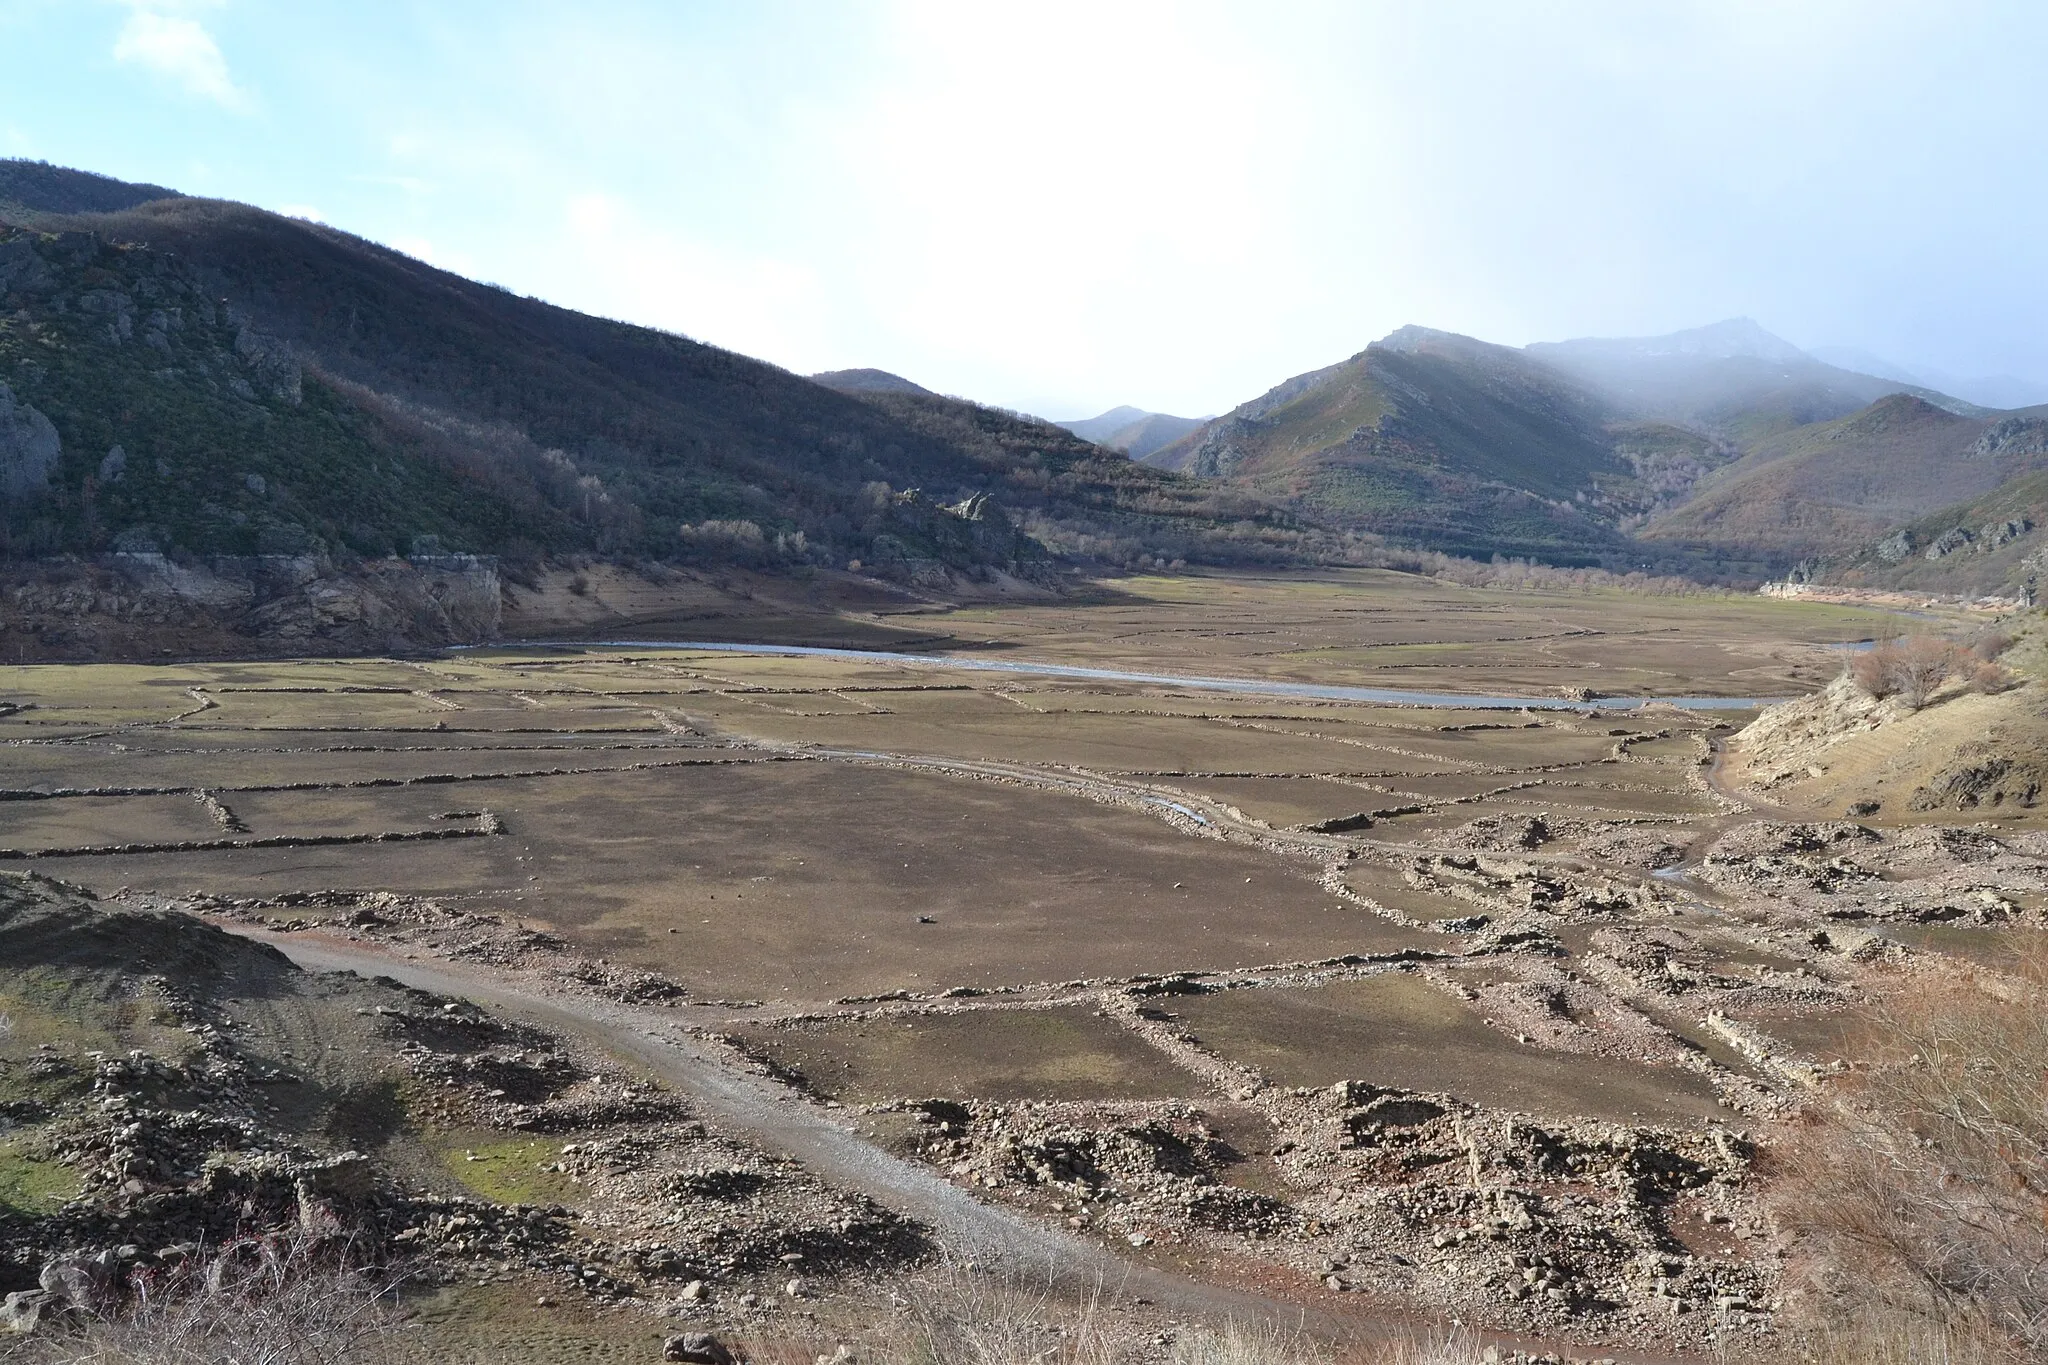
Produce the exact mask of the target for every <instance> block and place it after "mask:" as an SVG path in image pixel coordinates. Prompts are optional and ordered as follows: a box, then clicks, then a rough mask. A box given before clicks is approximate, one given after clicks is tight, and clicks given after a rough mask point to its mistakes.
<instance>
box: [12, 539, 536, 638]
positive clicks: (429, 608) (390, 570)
mask: <svg viewBox="0 0 2048 1365" xmlns="http://www.w3.org/2000/svg"><path fill="white" fill-rule="evenodd" d="M17 573H18V576H17V577H16V579H15V581H14V582H12V583H0V627H4V628H5V629H7V630H8V631H9V632H10V633H12V634H14V635H15V636H16V637H17V638H18V639H19V640H21V641H22V642H24V643H27V642H31V641H32V642H34V646H35V647H36V648H37V650H38V652H39V653H40V654H41V656H42V657H59V658H62V657H73V656H90V657H103V656H109V655H118V654H121V653H132V652H136V651H138V650H141V651H147V650H148V648H149V646H150V645H151V644H153V643H155V642H156V641H158V640H159V639H160V638H161V639H162V640H163V641H165V642H175V643H173V644H172V647H173V648H178V649H188V648H192V647H193V642H200V643H201V645H202V647H204V646H205V645H207V644H211V643H212V641H210V640H207V639H206V638H205V637H207V636H209V635H216V634H217V635H219V636H221V637H223V638H229V637H232V638H234V639H238V640H239V641H241V643H242V649H243V650H246V648H247V644H248V640H249V637H256V638H258V639H260V640H261V641H262V642H263V643H264V645H265V646H267V647H268V648H270V649H273V650H275V649H283V648H293V647H300V648H303V647H305V646H307V645H310V644H319V645H321V646H323V647H327V648H339V649H379V648H387V647H393V646H403V645H435V644H475V643H479V642H481V641H485V640H489V639H493V638H495V637H496V635H497V633H498V628H499V623H500V620H501V617H502V612H503V602H502V597H503V594H502V589H501V584H500V582H499V577H498V569H497V563H496V561H495V560H492V559H488V558H483V557H479V556H475V555H415V556H413V557H411V558H409V559H389V560H371V561H365V562H362V563H358V564H354V565H343V564H337V563H335V562H333V561H330V560H326V559H320V558H315V557H313V556H310V555H296V556H293V555H252V556H241V557H222V558H217V559H213V560H210V561H207V562H205V563H201V564H181V563H178V562H177V561H174V560H171V559H169V558H167V557H165V556H164V555H161V554H158V553H155V552H153V551H147V550H138V551H132V552H125V553H116V554H112V555H106V556H103V557H101V558H100V559H99V560H97V561H94V562H91V563H84V562H77V561H67V562H64V563H60V564H56V565H49V564H44V565H35V566H28V567H26V568H24V569H21V570H18V571H17ZM238 652H240V651H238Z"/></svg>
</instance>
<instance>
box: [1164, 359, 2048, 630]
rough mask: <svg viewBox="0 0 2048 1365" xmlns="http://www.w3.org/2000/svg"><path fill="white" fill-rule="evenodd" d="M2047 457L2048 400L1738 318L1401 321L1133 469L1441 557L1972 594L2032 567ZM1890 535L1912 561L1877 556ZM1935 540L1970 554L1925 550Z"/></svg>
mask: <svg viewBox="0 0 2048 1365" xmlns="http://www.w3.org/2000/svg"><path fill="white" fill-rule="evenodd" d="M2044 450H2048V409H2026V410H2021V411H2018V412H2014V413H2009V414H2007V413H1998V412H1995V411H1993V410H1989V409H1986V408H1982V407H1979V406H1978V405H1976V404H1973V403H1969V402H1966V401H1964V400H1962V399H1958V398H1955V397H1953V396H1951V395H1948V394H1944V393H1941V392H1939V391H1937V390H1933V389H1928V388H1926V387H1924V386H1921V385H1917V384H1912V383H1902V382H1900V381H1898V380H1896V379H1889V378H1884V377H1881V376H1875V375H1869V374H1861V373H1857V372H1855V371H1852V370H1845V369H1842V368H1840V367H1838V366H1834V365H1829V364H1827V363H1825V362H1824V361H1821V360H1819V359H1816V358H1815V357H1813V356H1811V355H1808V354H1807V353H1806V352H1804V351H1801V350H1799V349H1798V348H1797V347H1795V346H1793V345H1791V344H1790V343H1789V342H1786V341H1784V340H1783V339H1782V338H1779V337H1776V336H1773V335H1771V334H1770V333H1769V332H1767V331H1765V330H1764V329H1763V328H1762V327H1760V326H1758V325H1757V324H1756V323H1755V322H1753V321H1751V320H1749V319H1747V318H1737V319H1731V320H1729V321H1726V322H1721V323H1716V324H1713V325H1711V326H1707V327H1701V328H1695V329H1691V330H1689V331H1683V332H1677V333H1673V334H1671V335H1668V336H1662V337H1639V338H1588V339H1581V340H1574V341H1566V342H1555V343H1542V344H1537V345H1532V346H1529V347H1527V348H1525V349H1515V348H1510V347H1504V346H1494V345H1490V344H1488V343H1486V342H1482V341H1476V340H1474V339H1472V338H1470V337H1462V336H1457V335H1454V334H1450V333H1445V332H1436V331H1431V330H1430V329H1427V328H1422V327H1404V328H1402V329H1400V330H1398V331H1396V332H1394V333H1392V334H1391V335H1389V336H1387V337H1385V338H1383V339H1382V340H1380V341H1378V342H1375V343H1373V344H1372V345H1371V346H1368V347H1367V348H1366V349H1365V350H1364V351H1361V352H1360V353H1359V354H1357V355H1355V356H1353V357H1351V358H1350V359H1348V360H1345V361H1343V362H1340V363H1339V364H1336V365H1333V366H1329V367H1327V368H1325V369H1322V370H1316V371H1312V372H1310V373H1308V374H1303V375H1298V376H1296V377H1295V378H1293V379H1290V380H1287V381H1286V382H1284V383H1282V384H1279V385H1276V386H1275V387H1274V388H1273V389H1271V390H1269V391H1268V392H1267V393H1265V394H1263V395H1261V396H1260V397H1258V398H1256V399H1253V400H1252V401H1251V402H1248V403H1245V404H1242V405H1240V406H1239V407H1237V408H1236V409H1233V410H1232V411H1231V412H1229V413H1226V414H1224V415H1223V416H1222V417H1219V418H1216V419H1215V420H1213V421H1211V422H1208V423H1206V424H1204V425H1203V426H1202V427H1200V428H1199V429H1197V430H1196V431H1194V432H1192V433H1190V434H1189V435H1187V436H1186V437H1183V438H1182V439H1180V440H1178V441H1176V442H1174V443H1172V444H1170V445H1168V446H1165V447H1163V448H1162V449H1160V450H1158V451H1155V452H1154V453H1153V454H1151V455H1150V456H1148V457H1146V459H1147V462H1148V463H1152V464H1156V465H1158V466H1160V467H1161V468H1166V469H1174V470H1178V471H1182V472H1186V473H1190V474H1194V475H1196V476H1198V477H1206V478H1215V479H1221V480H1224V481H1226V482H1229V483H1232V484H1235V485H1237V486H1240V487H1243V488H1245V489H1247V490H1248V491H1254V492H1258V493H1260V494H1262V495H1264V496H1267V497H1270V498H1272V499H1274V500H1276V501H1279V502H1281V503H1283V504H1286V505H1289V506H1294V507H1298V508H1301V509H1303V510H1305V511H1313V512H1316V513H1320V514H1323V515H1327V516H1331V517H1333V518H1336V519H1338V520H1340V521H1342V522H1343V523H1344V524H1346V525H1350V526H1354V527H1358V528H1362V529H1367V530H1371V531H1374V532H1376V533H1379V534H1381V535H1385V536H1388V537H1390V538H1392V539H1396V540H1403V541H1412V542H1415V543H1421V544H1428V545H1431V546H1433V547H1435V548H1438V549H1443V550H1447V551H1450V552H1453V553H1462V554H1469V555H1475V556H1480V557H1484V556H1486V555H1488V554H1496V553H1498V554H1509V555H1529V556H1533V557H1537V558H1542V559H1548V560H1554V561H1566V562H1571V561H1578V562H1600V563H1612V562H1615V560H1616V557H1617V556H1627V555H1630V554H1633V555H1635V556H1638V557H1639V559H1640V561H1642V562H1648V563H1652V564H1655V565H1657V566H1660V567H1664V568H1667V569H1670V570H1674V571H1679V572H1690V573H1705V574H1709V575H1712V574H1715V573H1721V574H1733V575H1737V576H1750V577H1770V576H1776V575H1779V574H1783V573H1786V572H1788V571H1791V570H1794V569H1798V570H1799V571H1800V572H1802V573H1805V574H1814V573H1820V572H1825V571H1830V570H1832V571H1834V572H1836V573H1837V574H1838V575H1846V576H1847V577H1849V578H1853V579H1855V580H1856V581H1859V582H1892V581H1903V580H1906V579H1917V580H1920V581H1922V582H1925V581H1928V580H1934V581H1940V582H1953V583H1955V584H1956V585H1957V586H1958V588H1959V589H1961V588H1968V589H1969V590H1985V591H1988V590H1994V589H1998V588H2005V589H2010V590H2020V589H2022V588H2024V587H2025V585H2026V584H2027V582H2028V581H2030V580H2031V579H2033V578H2035V577H2036V576H2037V575H2038V573H2039V570H2040V567H2041V565H2040V550H2041V536H2040V531H2039V526H2040V524H2041V523H2042V522H2043V521H2048V505H2044V504H2043V503H2042V502H2041V501H2040V500H2039V498H2038V497H2036V496H2035V495H2033V494H2032V493H2030V492H2029V491H2028V490H2030V489H2031V488H2032V487H2033V485H2032V484H2030V483H2027V482H2025V481H2026V480H2028V479H2029V478H2031V477H2032V476H2033V475H2035V474H2036V473H2037V472H2038V471H2039V470H2040V468H2041V467H2042V454H2041V452H2042V451H2044ZM1993 511H1996V512H1997V513H1998V516H1997V518H1996V522H1997V525H1995V526H1994V525H1993V522H1992V519H1991V513H1992V512H1993ZM2008 525H2009V526H2010V527H2012V528H2017V529H2013V530H2008V529H2007V528H2008ZM1936 526H1939V527H1940V528H1941V529H1939V530H1933V531H1930V530H1929V529H1928V528H1930V527H1936ZM1901 530H1906V531H1907V538H1908V539H1909V540H1911V541H1913V543H1914V544H1916V545H1918V546H1920V547H1921V548H1920V550H1919V552H1918V553H1919V555H1920V561H1919V562H1917V563H1915V564H1913V565H1911V566H1908V559H1909V558H1910V557H1911V556H1901V555H1900V554H1899V553H1897V551H1898V546H1897V545H1896V544H1892V545H1889V546H1887V547H1886V552H1885V553H1884V554H1879V553H1878V549H1879V546H1880V544H1881V543H1883V542H1885V541H1886V540H1887V537H1889V536H1891V535H1892V534H1894V533H1896V532H1898V531H1901ZM1951 532H1955V533H1958V534H1959V535H1961V536H1962V537H1966V539H1964V540H1963V542H1962V543H1963V544H1964V545H1965V546H1966V547H1967V553H1964V554H1963V555H1962V557H1961V558H1953V554H1954V551H1953V550H1951V551H1947V552H1944V553H1943V554H1938V555H1936V556H1935V557H1934V560H1933V561H1929V560H1927V559H1926V553H1927V551H1929V550H1931V549H1932V548H1933V543H1934V542H1935V541H1937V540H1940V539H1941V538H1942V537H1943V536H1945V535H1948V534H1949V533H1951ZM1992 542H1996V544H1995V545H1993V544H1992ZM1952 558H1953V562H1950V563H1948V564H1946V565H1942V566H1940V567H1937V568H1934V569H1929V568H1927V567H1926V566H1927V564H1929V563H1935V562H1937V561H1940V560H1943V559H1952Z"/></svg>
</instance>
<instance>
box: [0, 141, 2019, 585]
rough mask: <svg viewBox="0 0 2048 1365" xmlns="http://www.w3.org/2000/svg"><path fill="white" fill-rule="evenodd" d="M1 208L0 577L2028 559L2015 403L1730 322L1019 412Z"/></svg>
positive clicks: (453, 286) (2015, 572) (341, 244)
mask: <svg viewBox="0 0 2048 1365" xmlns="http://www.w3.org/2000/svg"><path fill="white" fill-rule="evenodd" d="M0 224H11V225H12V226H0V496H4V502H5V505H4V534H5V537H6V539H5V542H4V551H5V554H6V555H7V556H10V557H12V558H13V559H15V560H17V561H19V560H21V559H24V558H34V557H36V556H47V555H51V554H81V553H85V554H90V553H102V552H106V551H110V550H130V551H135V550H159V551H164V552H173V553H198V554H240V555H251V554H268V555H312V556H330V557H331V556H335V555H341V556H344V557H346V556H371V557H374V556H379V555H389V554H392V553H394V552H395V553H400V554H403V553H406V552H409V551H413V552H417V551H418V550H419V549H420V547H432V548H436V549H440V550H444V551H475V552H479V553H487V554H496V555H504V556H509V557H511V559H512V560H514V561H517V562H534V561H538V560H544V559H547V558H549V557H557V558H559V557H560V556H563V555H576V554H596V555H601V556H607V557H612V558H618V559H638V560H650V561H661V562H682V563H706V564H719V563H730V564H744V565H748V566H751V567H754V568H758V569H763V570H767V571H770V572H778V573H807V572H815V571H817V570H819V569H821V568H822V569H839V568H843V567H845V566H846V565H849V564H854V563H858V564H859V565H860V566H861V569H862V571H863V572H866V573H881V574H883V575H884V576H893V577H896V578H898V579H899V580H901V581H905V582H911V581H920V582H924V583H926V584H928V585H937V584H942V583H945V582H948V581H953V582H964V581H973V580H982V579H987V578H988V576H989V575H991V574H999V575H1008V576H1010V577H1012V578H1017V577H1020V576H1021V577H1023V578H1027V579H1028V578H1033V577H1036V578H1039V579H1042V580H1043V579H1045V578H1046V575H1048V574H1050V573H1052V572H1053V571H1054V570H1055V569H1056V568H1057V566H1058V565H1059V563H1060V561H1061V560H1063V559H1064V560H1070V561H1073V560H1078V561H1085V562H1091V563H1095V564H1098V565H1108V566H1111V567H1123V566H1128V565H1131V564H1135V563H1147V564H1150V563H1157V562H1166V561H1171V560H1175V559H1183V560H1188V561H1191V562H1208V563H1241V562H1263V563H1285V562H1317V561H1319V560H1327V559H1331V558H1337V559H1348V560H1351V561H1354V562H1356V561H1358V560H1359V559H1361V558H1370V557H1371V555H1373V554H1375V553H1378V552H1379V551H1377V550H1375V549H1374V547H1375V546H1378V547H1383V548H1387V549H1398V548H1399V547H1413V548H1415V549H1420V550H1430V551H1441V552H1445V553H1450V554H1455V555H1465V556H1471V557H1475V558H1479V559H1487V558H1491V557H1494V556H1499V555H1505V556H1527V557H1531V558H1536V559H1541V560H1545V561H1549V562H1553V563H1560V564H1572V565H1598V566H1602V567H1606V568H1611V569H1652V570H1659V571H1667V572H1684V573H1689V574H1693V575H1695V576H1699V577H1704V578H1713V579H1722V580H1728V579H1733V580H1738V581H1739V580H1749V581H1755V580H1760V579H1763V578H1767V577H1776V576H1780V575H1783V574H1785V573H1787V572H1791V571H1794V570H1797V571H1798V572H1800V573H1803V574H1807V575H1815V574H1819V575H1823V576H1836V577H1841V576H1846V577H1848V578H1851V579H1855V580H1856V581H1859V582H1869V583H1880V582H1898V583H1907V582H1910V583H1912V584H1914V585H1916V586H1928V587H1938V586H1941V585H1954V586H1955V587H1956V588H1957V589H1963V588H1967V589H1969V590H1972V591H1992V590H2007V591H2019V590H2022V589H2024V588H2025V586H2026V585H2027V583H2028V582H2029V581H2030V580H2031V579H2032V578H2034V577H2036V576H2037V575H2038V573H2039V571H2040V568H2041V562H2040V561H2041V554H2042V544H2043V539H2042V537H2043V532H2042V530H2041V527H2042V525H2043V524H2044V523H2048V487H2044V484H2048V409H2027V410H2021V411H2017V412H2010V413H2007V412H1997V411H1993V410H1991V409H1987V408H1985V407H1981V406H1979V405H1977V404H1974V403H1972V402H1969V401H1966V400H1965V399H1962V398H1958V397H1955V396H1952V395H1950V394H1947V393H1944V392H1942V391H1940V390H1939V389H1935V388H1930V387H1928V386H1926V385H1923V384H1919V383H1915V382H1911V381H1910V380H1906V379H1901V378H1898V377H1896V376H1887V375H1878V374H1871V373H1866V372H1862V371H1858V370H1856V369H1853V368H1845V367H1844V366H1841V365H1836V364H1830V363H1828V362H1827V361H1826V360H1823V359H1821V358H1818V357H1816V356H1813V355H1810V354H1808V353H1806V352H1804V351H1801V350H1799V349H1798V348H1797V347H1794V346H1792V345H1790V344H1789V343H1787V342H1785V341H1783V340H1782V339H1780V338H1778V337H1775V336H1773V335H1771V334H1770V333H1769V332H1768V331H1766V330H1764V329H1763V328H1762V327H1760V326H1758V325H1757V324H1756V323H1754V322H1752V321H1750V320H1748V319H1733V320H1730V321H1727V322H1722V323H1716V324H1713V325H1711V326H1707V327H1701V328H1696V329H1692V330H1689V331H1684V332H1679V333H1674V334H1671V335H1669V336H1663V337H1650V338H1621V339H1580V340H1574V341H1566V342H1558V343H1548V344H1539V345H1533V346H1530V347H1527V348H1524V349H1517V348H1512V347H1505V346H1497V345H1493V344H1490V343H1487V342H1484V341H1480V340H1476V339H1474V338H1470V337H1463V336H1458V335H1455V334H1451V333H1446V332H1439V331H1433V330H1430V329H1428V328H1424V327H1404V328H1402V329H1400V330H1398V331H1396V332H1394V333H1392V334H1391V335H1389V336H1387V337H1385V338H1383V339H1381V340H1380V341H1377V342H1374V343H1372V344H1371V345H1369V346H1367V347H1366V348H1365V349H1364V350H1362V351H1360V352H1359V353H1357V354H1356V355H1354V356H1351V357H1350V358H1348V359H1345V360H1341V361H1339V362H1337V363H1335V364H1333V365H1330V366H1328V367H1325V368H1323V369H1319V370H1316V371H1312V372H1310V373H1307V374H1303V375H1298V376H1296V377H1294V378H1292V379H1289V380H1287V381H1285V382H1284V383H1282V384H1279V385H1276V386H1275V387H1274V388H1272V389H1271V390H1269V391H1268V392H1267V393H1265V394H1262V395H1259V396H1258V397H1256V398H1253V399H1251V400H1250V401H1248V402H1246V403H1243V404H1241V405H1239V406H1238V407H1237V408H1234V409H1233V410H1232V411H1230V412H1228V413H1225V414H1223V415H1221V416H1219V417H1215V418H1212V419H1208V420H1199V419H1190V418H1181V417H1174V416H1171V415H1168V414H1161V413H1152V412H1146V411H1144V410H1141V409H1136V408H1117V409H1112V410H1111V411H1110V412H1107V413H1104V414H1102V415H1100V416H1098V417H1095V418H1089V419H1083V420H1075V421H1070V422H1065V423H1059V424H1054V423H1048V422H1042V421H1039V420H1037V419H1034V418H1029V417H1025V416H1022V415H1020V414H1016V413H1010V412H1005V411H1003V410H1001V409H997V408H992V407H986V406H982V405H979V404H975V403H971V402H967V401H964V400H961V399H956V398H947V397H942V396H939V395H936V394H933V393H932V392H930V391H929V390H927V389H925V388H924V387H922V386H921V385H918V384H916V383H914V382H912V381H910V380H907V379H904V378H902V377H900V376H896V375H893V374H889V373H887V372H886V371H881V370H842V371H834V372H830V373H826V374H820V375H815V376H812V377H811V378H810V379H805V378H802V377H800V376H797V375H793V374H790V373H788V372H787V371H784V370H781V369H779V368H777V367H775V366H773V365H768V364H765V363H763V362H759V361H754V360H750V359H748V358H746V357H744V356H739V355H736V354H733V353H731V352H727V351H723V350H720V349H718V348H715V347H711V346H706V345H702V344H700V343H696V342H693V341H690V340H687V339H686V338H683V337H679V336H676V335H673V334H670V333H665V332H659V331H653V330H649V329H646V328H640V327H633V326H628V325H625V324H620V323H614V322H609V321H605V320H602V319H598V318H592V317H588V316H584V315H581V314H577V313H574V312H571V311H569V310H566V309H562V308H557V307H554V306H552V305H549V304H546V303H544V302H541V301H540V300H537V299H529V298H519V297H515V296H514V295H512V294H510V293H508V292H506V291H504V290H501V289H497V288H495V287H493V286H489V285H483V284H477V283H474V282H472V281H468V280H464V279H461V278H460V277H458V276H455V275H451V274H449V273H447V272H445V271H441V270H436V269H434V268H432V267H429V266H427V265H425V264H423V263H421V262H419V261H417V260H413V259H411V258H410V257H407V256H404V255H402V254H400V253H398V252H394V251H391V250H388V249H386V248H383V247H380V246H376V245H375V244H372V243H369V242H365V241H363V240H361V239H358V238H355V237H351V236H349V235H348V234H346V233H342V232H339V231H336V230H334V229H331V228H328V227H324V226H321V225H318V224H314V223H309V222H305V221H301V220H297V219H289V218H284V217H280V216H278V215H275V214H270V213H266V212H264V211H262V210H258V209H254V208H250V207H247V206H244V205H237V204H231V203H226V202H222V201H211V200H199V199H190V198H184V197H180V196H177V195H176V194H174V193H173V192H171V191H168V190H164V189H162V188H160V187H156V186H146V185H126V184H123V183H121V182H118V181H112V180H108V179H106V178H104V177H99V176H93V175H88V174H85V173H81V172H75V171H67V170H63V169H61V168H57V167H50V166H44V165H40V164H38V163H27V162H0ZM1125 454H1128V455H1129V456H1131V457H1133V458H1131V459H1125V458H1123V456H1124V455H1125ZM1902 547H1903V548H1902Z"/></svg>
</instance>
